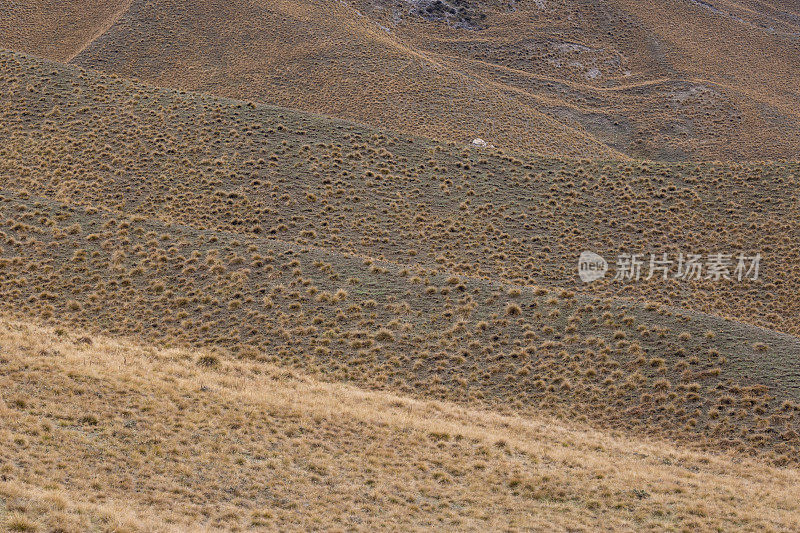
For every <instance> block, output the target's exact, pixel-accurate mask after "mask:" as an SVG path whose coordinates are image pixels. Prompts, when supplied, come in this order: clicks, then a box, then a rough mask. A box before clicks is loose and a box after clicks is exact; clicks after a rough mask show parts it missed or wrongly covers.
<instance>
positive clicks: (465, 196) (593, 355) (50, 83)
mask: <svg viewBox="0 0 800 533" xmlns="http://www.w3.org/2000/svg"><path fill="white" fill-rule="evenodd" d="M2 59H3V63H2V64H3V66H4V71H3V81H4V82H5V85H4V87H5V95H6V97H5V99H4V103H5V105H4V108H3V117H2V118H3V120H2V124H3V126H2V130H0V135H2V139H3V141H4V144H3V148H2V149H0V155H2V156H3V161H2V164H3V165H4V168H3V176H4V178H3V180H4V181H3V189H4V192H3V194H2V198H0V212H1V213H2V219H3V225H2V229H1V230H0V231H2V233H0V237H1V238H2V251H1V253H0V257H2V259H0V295H2V297H3V299H4V301H5V302H7V303H8V304H9V305H10V307H11V309H12V310H13V311H14V312H15V313H19V314H20V315H21V316H35V317H38V318H40V319H43V320H48V321H51V322H52V323H53V324H69V325H70V326H72V327H80V328H84V329H86V330H87V331H90V330H93V331H105V332H109V333H112V334H122V335H128V336H136V337H139V338H142V339H145V340H147V341H150V342H158V343H159V344H161V345H164V344H170V345H191V346H208V347H213V348H215V349H219V350H225V351H229V352H230V353H231V354H232V355H233V356H235V357H237V358H239V359H241V360H250V361H254V362H265V363H276V364H278V363H280V364H284V365H287V366H289V367H293V368H297V369H301V370H302V371H303V372H304V373H307V374H309V375H314V376H317V377H319V378H322V379H327V380H335V381H349V382H353V383H356V384H358V385H359V386H361V387H366V388H371V389H379V390H391V391H395V392H400V393H403V394H410V395H414V396H418V397H428V398H437V399H445V400H449V401H456V402H460V403H462V404H466V405H477V406H482V407H486V406H490V407H492V408H494V409H497V410H501V411H504V412H520V413H531V412H536V411H539V410H541V409H542V408H545V409H547V411H548V412H550V413H552V414H554V415H557V416H562V417H570V418H579V419H580V420H584V421H587V422H592V423H598V424H603V425H604V426H605V427H619V428H624V429H626V430H630V431H634V432H637V433H646V434H657V435H661V436H669V437H673V438H675V439H678V440H680V441H682V442H685V443H688V444H691V445H694V446H699V447H703V448H706V449H726V450H728V449H731V450H738V451H739V452H741V453H744V454H755V455H759V456H762V457H764V458H767V459H769V460H770V461H774V462H776V463H778V464H785V463H788V462H793V461H795V460H796V452H797V449H798V445H799V444H800V437H799V436H798V433H797V430H798V427H797V425H798V403H797V400H798V398H797V392H796V385H797V384H796V382H795V378H793V376H794V371H793V368H794V367H795V366H796V364H797V361H798V355H799V354H800V349H798V346H799V345H798V341H797V340H796V338H795V337H792V336H788V335H782V334H777V333H774V332H772V331H769V330H763V329H760V328H755V327H751V326H746V325H742V324H738V323H736V322H730V321H725V320H721V319H719V318H715V317H713V316H709V315H706V314H702V313H698V312H697V311H704V310H711V311H714V312H717V313H719V314H722V313H725V312H726V311H728V310H729V309H730V310H731V311H736V312H738V315H739V316H740V318H742V319H743V320H747V321H749V322H752V323H765V324H767V325H769V326H772V327H773V328H776V329H785V330H786V331H790V332H795V330H793V329H792V327H793V326H792V325H791V324H794V323H796V322H794V319H795V317H796V315H795V314H794V313H795V311H794V307H793V306H795V305H796V304H795V303H794V302H793V301H787V300H788V299H784V298H781V296H782V294H786V293H789V292H791V291H794V290H795V287H796V285H793V284H792V281H791V280H793V279H796V278H793V277H792V276H790V274H789V271H790V269H792V268H796V267H795V266H792V265H788V266H786V268H785V269H784V270H781V271H779V270H778V268H777V266H776V268H773V269H766V270H765V273H764V275H765V280H764V281H763V282H761V283H759V284H756V285H747V284H734V283H731V284H727V285H723V286H720V285H717V286H711V285H708V284H706V285H704V284H703V283H700V284H699V285H698V286H696V287H694V286H691V285H687V286H685V287H682V288H681V293H680V294H676V295H675V297H674V298H672V297H671V296H670V295H669V294H666V295H664V297H663V299H665V300H666V301H671V302H672V303H673V304H675V303H677V304H680V305H681V306H683V307H685V308H686V309H684V310H683V311H679V310H676V309H674V308H671V307H665V306H662V305H660V304H656V303H652V302H651V303H645V304H640V303H634V302H635V301H636V300H633V299H630V300H629V299H625V298H616V299H609V298H602V297H598V296H596V295H588V294H587V295H584V294H580V293H575V292H574V291H571V290H565V289H563V288H562V289H555V288H551V289H548V288H545V287H537V286H534V285H531V282H532V281H534V280H541V281H551V282H553V284H558V283H566V284H569V283H574V281H573V280H572V279H571V278H574V268H575V267H574V264H575V258H577V255H578V250H580V249H581V248H582V247H583V246H584V245H585V243H587V242H595V243H596V242H597V235H598V234H599V235H602V236H603V238H604V239H605V240H606V241H607V242H608V243H609V245H611V244H614V245H615V246H622V245H626V244H628V242H632V243H634V244H635V243H636V242H644V243H645V244H642V246H645V245H646V243H647V241H646V240H644V241H643V239H647V238H650V239H652V240H651V241H650V242H652V243H663V242H668V243H670V246H691V247H692V248H693V249H698V248H700V249H702V248H705V247H710V246H712V245H713V243H720V242H723V243H724V242H726V240H725V239H723V237H724V236H727V237H728V239H729V241H727V242H729V243H730V245H731V246H734V245H736V244H740V245H741V244H742V243H745V242H748V243H749V242H754V243H756V244H759V246H758V248H756V249H760V250H763V251H764V253H770V254H777V253H778V252H780V251H785V252H786V253H787V254H788V255H787V257H792V254H796V251H795V252H791V251H790V250H788V248H790V247H791V243H792V241H791V240H787V239H786V232H785V231H782V230H783V228H785V227H787V226H788V227H789V228H791V227H793V224H794V222H793V219H791V218H790V217H788V216H785V215H786V214H787V213H789V212H791V211H790V210H793V209H796V206H795V203H794V202H793V201H790V199H789V198H786V197H778V196H775V197H771V196H767V195H769V194H770V191H771V188H775V189H778V188H780V187H782V186H783V185H785V184H786V183H787V182H788V180H790V179H794V178H793V176H791V175H790V173H791V172H792V171H793V168H794V164H769V165H767V164H763V165H749V166H741V165H733V164H731V165H711V164H707V165H702V166H692V167H686V166H682V165H680V166H679V165H673V166H670V165H658V166H656V165H655V164H644V163H641V164H640V163H637V164H630V165H627V164H612V163H608V164H605V163H604V164H598V165H596V166H590V164H589V163H586V162H584V163H578V162H571V163H570V162H565V161H552V160H544V159H535V160H530V161H523V160H521V159H518V158H517V156H513V155H508V154H503V153H502V152H499V151H490V152H483V151H473V150H464V149H458V148H457V147H454V146H448V145H441V144H434V143H430V142H427V141H424V140H421V139H414V138H406V137H397V136H392V135H389V134H386V133H381V132H371V131H369V130H365V129H363V128H360V127H357V126H354V125H351V124H347V123H339V122H332V121H329V120H327V119H321V118H316V117H309V116H303V115H299V114H296V113H292V112H289V111H287V110H280V109H271V108H263V107H255V106H249V105H246V104H243V103H237V102H226V101H219V100H215V99H212V98H200V97H197V96H194V95H181V94H178V93H175V92H169V91H162V90H155V89H151V88H147V87H144V86H141V85H137V84H134V83H131V82H128V81H122V80H118V79H114V78H107V77H97V76H96V75H95V74H92V73H88V72H82V71H80V70H77V69H63V68H60V67H56V66H53V65H50V64H47V63H43V62H39V61H35V60H30V59H26V58H24V57H22V56H19V55H16V54H11V53H6V54H4V56H3V58H2ZM90 102H91V105H90ZM756 170H760V172H761V175H760V177H759V179H760V181H758V183H759V184H760V186H759V188H758V189H757V190H754V189H753V188H752V187H750V186H749V185H748V184H749V183H751V182H750V181H748V178H749V177H750V176H751V175H752V174H751V173H754V172H755V171H756ZM605 172H607V173H608V174H605ZM566 176H571V177H572V178H573V179H581V180H583V181H585V182H586V183H582V184H581V185H577V184H574V183H573V184H572V186H569V185H568V184H567V183H566V182H567V178H566ZM695 176H699V177H702V180H701V179H700V178H699V177H695ZM782 180H783V183H781V181H782ZM590 181H595V182H601V181H602V182H605V183H607V184H609V185H610V184H611V183H614V182H616V183H620V184H622V183H625V184H626V185H624V187H625V188H626V190H627V191H628V193H627V194H628V195H629V197H628V198H624V195H621V194H619V193H618V192H615V191H614V190H612V189H610V188H609V189H608V190H607V191H605V192H604V193H603V194H598V193H597V187H596V186H589V182H590ZM670 182H671V183H678V182H683V183H686V184H689V183H691V184H692V185H693V189H692V190H689V189H688V187H686V186H683V188H681V189H680V191H683V192H682V193H681V194H685V195H686V200H682V199H681V198H682V196H681V195H680V194H671V195H667V194H666V193H665V194H664V195H662V196H664V198H663V199H662V198H659V197H658V196H659V195H653V194H652V188H653V187H655V184H661V188H663V189H664V190H665V191H669V185H667V183H670ZM723 189H724V190H726V191H728V192H727V197H728V198H737V197H738V195H739V194H741V199H740V200H739V201H740V202H741V203H742V204H743V206H745V209H743V210H742V211H738V212H734V213H733V214H731V215H730V216H729V217H727V218H723V217H722V216H721V215H722V214H723V213H727V205H728V204H727V203H726V202H724V200H723V199H721V198H716V197H715V195H717V194H720V193H721V191H722V190H723ZM637 190H638V191H639V193H638V194H639V196H638V199H636V200H635V201H634V199H633V198H632V197H631V196H632V195H633V194H636V191H637ZM677 190H678V189H677V188H676V191H677ZM569 191H571V192H572V194H570V192H569ZM648 191H649V192H648ZM695 195H697V196H699V197H700V198H704V197H705V200H704V201H701V200H697V199H696V198H695ZM701 195H702V196H701ZM648 198H649V200H647V199H648ZM604 201H605V202H606V203H607V204H606V205H605V206H604V205H603V204H602V202H604ZM646 201H649V202H650V203H649V204H648V205H644V204H645V202H646ZM559 202H560V204H559V205H556V204H558V203H559ZM618 202H619V203H620V207H621V203H622V202H625V203H627V204H628V205H631V204H633V205H636V206H637V208H636V209H635V210H633V211H632V210H631V209H630V208H629V209H628V211H627V212H624V213H623V212H620V211H619V210H617V209H612V208H610V207H607V206H612V205H615V204H616V203H618ZM662 202H663V203H662ZM764 205H769V206H770V209H774V210H775V211H774V214H772V215H769V216H770V217H771V216H776V217H777V216H779V215H778V214H782V215H784V216H780V218H779V219H777V218H776V219H774V220H773V219H772V218H770V222H767V221H763V220H764V219H765V218H766V217H767V216H768V215H767V214H761V213H762V212H763V211H764V209H763V206H764ZM690 208H696V209H698V210H701V211H702V212H699V213H696V214H694V213H691V212H690V211H691V209H690ZM754 208H757V209H758V210H755V209H754ZM636 212H638V213H640V216H642V217H644V215H645V214H648V215H650V216H652V217H662V218H663V219H664V224H663V225H659V224H658V223H656V224H653V225H652V226H647V225H644V224H642V223H641V219H638V220H637V219H634V222H628V221H626V220H624V219H622V218H621V217H622V216H623V215H627V216H630V215H631V214H632V213H636ZM455 213H458V215H456V214H455ZM570 215H574V216H573V218H572V220H571V221H570V220H569V216H570ZM718 215H719V216H718ZM737 217H742V218H743V219H749V220H750V223H749V224H745V221H744V220H741V222H740V225H739V226H738V227H737V226H730V229H727V230H726V229H725V228H724V227H722V225H723V224H725V225H730V224H732V223H733V222H732V221H735V220H736V219H737ZM681 219H683V220H681ZM694 220H697V222H698V223H702V224H706V225H708V228H709V229H708V230H706V231H705V232H704V233H702V234H693V233H692V234H690V233H688V231H687V232H685V233H684V230H681V231H675V232H674V233H670V232H669V231H667V230H665V228H668V223H672V222H673V221H674V223H675V224H683V225H684V226H682V227H685V225H686V224H687V223H690V222H692V221H694ZM568 221H569V223H570V224H571V225H570V226H567V224H568ZM679 221H680V222H679ZM759 221H763V222H761V223H759ZM583 223H585V224H586V225H585V226H584V224H583ZM634 223H636V224H638V225H634ZM568 228H569V229H568ZM637 228H639V229H642V228H645V231H637ZM626 233H627V235H626ZM612 236H613V238H612ZM634 236H635V237H634ZM626 237H627V238H628V239H631V241H628V240H627V239H626ZM634 239H635V240H634ZM751 239H752V240H751ZM370 255H372V257H371V256H370ZM768 276H774V277H773V278H769V277H768ZM565 277H566V278H565ZM778 279H781V280H783V281H784V284H782V285H781V286H778V285H777V283H775V282H773V281H772V280H778ZM615 287H616V286H609V287H607V291H609V294H615V293H612V290H619V289H615ZM668 290H670V288H669V286H665V285H664V284H662V285H659V284H657V283H651V284H650V285H647V284H642V285H641V287H640V288H631V289H630V290H626V291H623V292H622V293H621V294H622V295H630V296H634V295H636V292H635V291H639V292H640V294H639V296H641V295H642V294H641V293H643V294H644V295H646V296H649V297H653V298H656V297H662V293H663V292H666V291H668ZM657 291H661V292H657ZM712 291H713V292H712ZM769 291H774V295H773V297H772V299H769V298H768V295H769ZM781 291H786V293H782V292H781ZM601 292H602V289H601ZM618 295H619V294H618ZM670 298H671V299H670ZM734 305H737V306H738V307H736V308H735V309H734V307H733V306H734ZM769 306H774V307H773V312H772V314H765V311H768V310H770V307H769ZM692 308H694V309H695V310H694V311H691V310H690V309H692ZM743 337H744V338H746V339H748V342H746V343H742V342H741V339H742V338H743Z"/></svg>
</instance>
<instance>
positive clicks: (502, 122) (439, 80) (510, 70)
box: [0, 0, 800, 160]
mask: <svg viewBox="0 0 800 533" xmlns="http://www.w3.org/2000/svg"><path fill="white" fill-rule="evenodd" d="M62 4H63V3H62V2H52V1H40V2H36V3H35V4H34V5H35V7H36V11H35V13H36V15H35V16H33V15H32V14H31V9H32V8H30V7H28V4H27V3H26V4H25V5H23V4H21V3H20V4H16V3H15V4H12V5H11V6H9V7H7V8H5V13H4V15H5V16H4V17H3V18H4V19H5V20H6V21H7V23H6V24H5V25H4V26H0V45H2V46H4V47H6V48H10V49H15V50H17V51H23V52H31V53H35V54H39V55H43V56H45V57H49V58H51V59H57V60H65V59H69V60H71V61H72V62H73V63H75V64H78V65H82V66H86V67H93V68H96V69H99V70H103V71H106V72H113V73H117V74H120V75H123V76H125V77H137V78H140V79H143V80H145V81H148V82H151V83H154V84H157V85H161V86H168V87H174V88H179V89H191V90H198V91H207V92H211V93H214V94H217V95H222V96H228V97H236V98H244V99H250V100H254V101H259V102H266V103H271V104H277V105H282V106H287V107H292V108H298V109H303V110H306V111H312V112H319V113H324V114H327V115H332V116H338V117H342V118H347V119H352V120H356V121H358V122H362V123H366V124H371V125H373V126H383V127H387V128H389V129H391V130H394V131H405V132H409V133H414V134H423V135H426V136H430V137H435V138H440V139H445V140H453V141H456V142H459V143H463V142H467V141H470V140H472V139H473V138H475V137H481V138H484V139H486V140H488V141H490V142H492V143H494V144H495V145H497V146H502V147H505V148H509V149H519V150H523V151H534V152H537V153H541V154H545V155H555V156H558V155H569V156H584V157H591V158H599V159H605V158H612V157H613V158H617V159H619V158H621V154H627V155H632V156H635V157H645V158H652V159H666V160H699V159H703V160H708V159H723V160H734V159H736V160H760V159H776V158H777V159H782V158H794V157H795V155H796V154H797V153H798V148H799V147H800V136H799V135H798V124H800V122H798V114H797V106H796V95H795V89H794V88H795V87H797V85H798V83H800V73H799V71H798V69H797V65H798V64H800V62H799V61H798V60H799V59H800V57H799V56H800V46H799V45H798V39H800V22H798V20H800V19H798V16H797V14H796V13H795V14H794V15H793V14H792V11H791V10H792V8H790V7H789V8H787V7H785V6H784V7H780V6H777V7H776V5H774V3H766V2H756V1H750V0H747V1H745V0H739V1H735V0H717V1H714V2H705V1H703V2H700V1H697V0H679V1H675V2H666V1H663V0H649V1H646V2H642V1H639V0H613V1H609V2H576V1H570V0H534V1H530V0H529V1H513V2H497V1H492V2H474V1H471V0H445V1H437V2H434V1H429V0H422V1H419V2H400V3H395V2H389V1H387V0H354V1H351V2H313V1H306V0H304V1H300V2H286V1H274V2H266V3H265V2H251V1H246V0H233V1H231V0H226V1H224V2H223V1H218V0H215V1H210V2H202V3H200V4H197V3H191V2H182V1H177V0H164V1H159V2H149V1H145V0H132V1H131V0H125V1H123V0H118V1H117V2H115V3H110V2H109V3H107V5H106V4H103V5H100V6H98V7H96V8H94V9H87V10H80V11H77V12H71V11H70V10H67V12H66V13H64V11H63V7H62ZM87 12H88V13H91V14H92V15H91V16H89V18H91V19H92V20H86V19H87V15H86V13H87ZM95 19H97V20H95ZM32 20H35V21H37V22H36V24H35V25H33V26H32V24H31V21H32ZM51 27H53V28H54V30H53V32H52V33H50V32H47V33H46V32H45V31H43V29H46V28H51ZM97 28H100V29H101V30H103V29H105V31H101V32H100V33H99V34H96V35H95V33H94V32H95V30H96V29H97ZM52 34H55V35H58V36H59V38H58V39H50V37H49V36H50V35H52ZM87 36H88V37H87ZM52 42H58V43H60V44H59V45H58V47H57V48H56V49H53V45H52V44H49V43H52ZM742 43H747V46H742V45H741V44H742Z"/></svg>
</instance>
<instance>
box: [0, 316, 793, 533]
mask: <svg viewBox="0 0 800 533" xmlns="http://www.w3.org/2000/svg"><path fill="white" fill-rule="evenodd" d="M0 345H2V347H3V348H2V351H1V352H0V369H2V374H0V385H2V387H0V391H2V392H0V420H1V421H2V426H1V427H2V429H0V475H2V481H0V523H3V525H4V526H5V527H6V528H7V529H9V530H12V531H53V530H58V531H65V532H72V531H76V532H77V531H88V530H94V531H181V530H191V531H201V530H218V529H223V530H229V531H252V530H263V531H271V530H275V529H283V530H285V529H294V530H296V529H302V530H312V529H313V530H332V529H336V530H343V529H356V530H373V531H374V530H397V529H402V530H430V529H449V530H452V529H458V530H460V531H486V530H490V529H491V530H500V529H503V530H545V529H546V530H548V531H592V530H598V529H604V530H618V531H628V530H636V531H664V530H676V531H677V530H706V531H709V530H725V531H794V530H797V528H798V527H800V508H798V503H797V502H798V501H800V494H798V487H800V479H799V478H798V477H799V476H800V474H798V472H797V470H796V469H776V468H773V467H768V466H765V465H763V464H761V463H755V462H750V461H744V462H742V461H731V460H730V459H728V458H723V457H718V456H712V455H706V454H701V453H693V452H687V451H685V450H680V449H677V448H674V447H673V446H672V445H670V444H665V443H663V442H660V441H650V442H648V441H642V440H630V439H627V438H625V439H623V438H620V437H619V436H618V435H614V434H610V433H607V432H606V433H603V432H597V431H593V430H589V429H586V428H581V427H579V426H576V425H575V424H570V425H565V424H563V423H561V422H558V421H555V420H552V419H548V418H546V417H543V416H541V415H538V416H535V417H518V416H513V417H509V416H502V415H498V414H497V413H494V412H487V411H480V410H475V409H467V408H464V407H461V406H459V405H454V404H451V403H443V402H434V401H417V400H414V399H410V398H407V397H400V396H394V395H388V394H384V393H373V392H365V391H362V390H358V389H354V388H351V387H346V386H342V385H333V384H326V383H322V382H319V381H317V380H315V379H311V378H308V377H305V376H303V375H301V374H297V373H295V372H290V371H287V370H286V369H285V368H282V367H275V366H271V365H263V364H253V363H251V362H246V361H236V360H230V359H227V358H219V357H217V356H215V355H212V354H210V353H208V352H199V353H198V352H191V351H186V350H179V349H166V350H165V349H158V348H154V347H151V346H143V345H139V344H136V343H132V342H128V341H124V340H110V339H107V338H104V337H93V338H91V339H88V338H86V337H84V336H82V333H73V332H71V331H64V330H53V329H48V328H41V327H38V326H34V325H31V324H25V323H19V322H13V321H8V320H3V321H0ZM209 359H211V360H212V361H213V363H208V362H207V360H209Z"/></svg>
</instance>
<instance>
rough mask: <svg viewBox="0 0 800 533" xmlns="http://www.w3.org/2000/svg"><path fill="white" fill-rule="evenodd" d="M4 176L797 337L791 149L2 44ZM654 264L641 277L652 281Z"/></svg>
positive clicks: (233, 229)
mask: <svg viewBox="0 0 800 533" xmlns="http://www.w3.org/2000/svg"><path fill="white" fill-rule="evenodd" d="M0 61H2V64H1V65H0V68H1V69H2V73H0V83H2V87H3V90H4V94H5V96H4V100H3V106H2V109H0V113H1V114H2V115H1V116H0V118H2V121H1V122H0V138H1V139H2V141H3V145H2V147H1V148H0V155H2V161H0V165H2V172H3V173H2V180H3V185H4V187H7V188H9V189H18V190H27V191H28V192H29V193H31V194H36V195H38V196H43V197H47V198H51V199H58V200H59V201H61V202H64V203H68V204H70V205H74V206H82V207H103V208H106V209H109V210H111V211H116V212H121V213H125V214H127V215H140V216H142V217H145V218H147V219H158V220H160V221H161V222H165V223H178V224H184V225H187V226H191V227H194V228H196V229H198V230H201V231H210V232H213V231H224V232H228V233H231V234H234V235H241V236H243V237H244V236H247V237H251V238H260V237H268V238H271V239H274V238H277V239H280V240H283V241H286V242H290V243H295V244H300V245H314V246H318V247H323V248H327V249H329V250H336V251H339V252H345V253H352V254H356V255H359V256H362V257H373V258H375V259H383V260H386V261H389V262H392V263H396V264H398V265H402V266H406V265H420V266H423V267H425V268H427V269H429V270H432V271H434V272H437V273H440V274H457V275H461V276H468V277H475V278H484V279H493V280H496V281H506V282H509V283H514V284H523V285H533V284H537V285H547V286H555V287H561V288H566V289H569V290H575V291H579V292H587V293H588V294H592V295H602V296H612V297H623V298H630V299H632V298H636V299H640V300H642V299H647V300H651V301H655V302H657V303H661V304H665V305H670V306H673V307H680V308H685V309H692V310H696V311H701V312H704V313H707V314H714V315H718V316H723V317H730V318H734V319H736V320H738V321H742V322H746V323H750V324H754V325H759V326H764V327H768V328H771V329H776V330H779V331H784V332H787V333H790V334H796V333H797V332H798V323H800V304H799V303H798V301H797V299H796V297H795V295H796V294H797V293H798V290H800V287H799V286H798V281H797V280H798V279H800V270H799V269H800V266H798V265H800V257H798V251H797V248H796V246H794V242H795V239H796V238H797V237H798V235H799V232H798V225H797V220H798V219H800V214H799V213H798V205H800V204H798V202H797V192H796V187H797V185H796V184H797V178H798V171H800V165H798V163H796V162H759V163H713V162H709V163H697V164H693V163H692V164H690V163H685V164H666V163H652V162H616V161H602V162H591V161H588V160H567V159H547V158H541V157H534V156H529V155H521V154H519V153H514V152H508V151H502V150H498V149H477V148H473V147H469V146H467V145H458V144H442V143H434V142H430V141H427V140H425V139H421V138H414V137H409V136H403V135H396V134H391V133H389V132H386V131H381V130H372V129H368V128H364V127H360V126H357V125H354V124H351V123H347V122H338V121H331V120H329V119H326V118H323V117H318V116H312V115H305V114H300V113H296V112H291V111H288V110H285V109H280V108H272V107H265V106H257V105H254V104H246V103H243V102H239V101H232V100H220V99H216V98H213V97H200V96H197V95H194V94H181V93H178V92H175V91H167V90H158V89H153V88H151V87H147V86H145V85H141V84H136V83H132V82H129V81H125V80H121V79H118V78H114V77H106V76H97V75H96V74H93V73H91V72H87V71H81V70H78V69H75V68H63V67H59V66H56V65H52V64H49V63H47V62H42V61H38V60H34V59H31V58H29V57H24V56H21V55H18V54H13V53H8V52H5V53H3V54H2V55H0ZM584 250H593V251H595V252H597V253H600V254H601V255H603V256H604V257H606V258H607V259H608V260H609V261H610V262H611V263H612V264H613V263H614V262H615V261H616V258H617V256H618V255H619V254H622V253H626V252H627V253H641V254H649V253H656V254H661V253H669V254H671V255H672V256H673V257H674V256H677V254H678V253H684V254H689V253H693V254H711V253H716V252H723V253H731V254H737V253H739V252H742V253H746V254H748V255H750V254H755V253H761V254H762V255H763V261H762V268H761V271H760V275H759V280H758V281H755V282H745V281H742V282H714V281H710V280H704V279H701V280H694V281H675V280H666V281H664V280H662V279H659V278H656V279H651V280H650V281H646V280H641V281H639V282H636V283H618V282H615V283H611V282H610V281H608V280H606V281H604V282H599V283H595V284H591V285H588V286H587V285H585V284H584V283H582V282H581V281H580V280H579V279H578V277H577V259H578V256H579V255H580V253H581V252H582V251H584ZM645 277H646V276H645Z"/></svg>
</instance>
